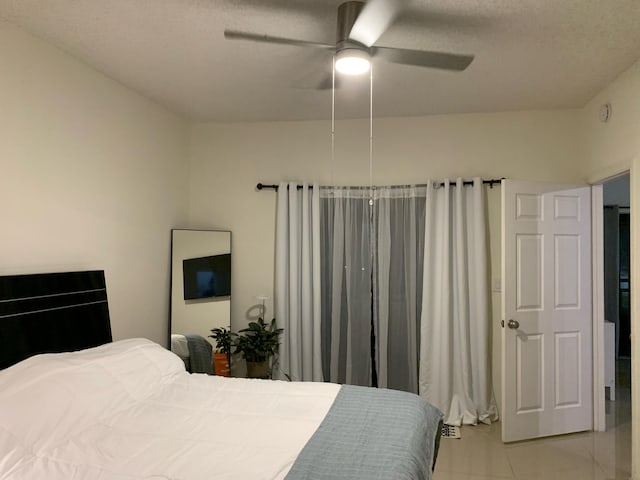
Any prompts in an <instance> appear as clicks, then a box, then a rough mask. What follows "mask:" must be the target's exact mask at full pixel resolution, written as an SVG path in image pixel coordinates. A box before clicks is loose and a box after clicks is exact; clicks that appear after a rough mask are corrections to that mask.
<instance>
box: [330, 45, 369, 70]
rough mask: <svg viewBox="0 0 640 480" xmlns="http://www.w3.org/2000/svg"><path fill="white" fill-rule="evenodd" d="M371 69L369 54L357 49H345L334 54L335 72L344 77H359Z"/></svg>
mask: <svg viewBox="0 0 640 480" xmlns="http://www.w3.org/2000/svg"><path fill="white" fill-rule="evenodd" d="M370 68H371V61H370V57H369V54H368V53H367V52H366V51H365V50H361V49H358V48H345V49H343V50H340V51H339V52H338V53H337V54H336V70H337V71H338V72H340V73H344V74H345V75H361V74H363V73H366V72H368V71H369V69H370Z"/></svg>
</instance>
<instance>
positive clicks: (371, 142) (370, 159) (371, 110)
mask: <svg viewBox="0 0 640 480" xmlns="http://www.w3.org/2000/svg"><path fill="white" fill-rule="evenodd" d="M369 189H370V191H371V198H369V205H373V65H371V68H370V70H369Z"/></svg>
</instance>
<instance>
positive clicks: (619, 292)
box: [603, 173, 631, 430]
mask: <svg viewBox="0 0 640 480" xmlns="http://www.w3.org/2000/svg"><path fill="white" fill-rule="evenodd" d="M603 205H604V212H603V223H604V225H603V227H604V314H605V337H604V338H605V350H604V351H605V393H604V395H605V412H606V429H607V430H612V429H617V428H626V427H625V426H629V425H630V423H631V336H630V333H631V297H630V278H631V276H630V208H629V205H630V190H629V174H628V173H627V174H625V175H622V176H620V177H616V178H614V179H612V180H609V181H607V182H605V183H603Z"/></svg>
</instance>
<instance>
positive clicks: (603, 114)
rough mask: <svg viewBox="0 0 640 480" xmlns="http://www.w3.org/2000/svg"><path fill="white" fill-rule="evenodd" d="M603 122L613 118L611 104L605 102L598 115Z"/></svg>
mask: <svg viewBox="0 0 640 480" xmlns="http://www.w3.org/2000/svg"><path fill="white" fill-rule="evenodd" d="M598 118H600V121H601V122H608V121H609V119H610V118H611V104H610V103H605V104H604V105H602V106H601V107H600V113H599V115H598Z"/></svg>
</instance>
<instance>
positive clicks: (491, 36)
mask: <svg viewBox="0 0 640 480" xmlns="http://www.w3.org/2000/svg"><path fill="white" fill-rule="evenodd" d="M339 3H341V2H340V1H338V0H46V1H44V2H43V1H42V0H0V18H4V19H5V20H7V21H10V22H13V23H15V24H17V25H19V26H21V27H22V28H24V29H25V30H27V31H29V32H31V33H33V34H34V35H36V36H39V37H41V38H44V39H46V40H47V41H49V42H51V43H52V44H54V45H56V46H58V47H59V48H61V49H63V50H65V51H67V52H69V53H70V54H71V55H73V56H75V57H77V58H79V59H80V60H82V61H83V62H85V63H86V64H88V65H90V66H92V67H94V68H95V69H97V70H99V71H101V72H103V73H105V74H106V75H108V76H109V77H111V78H113V79H116V80H117V81H119V82H121V83H122V84H124V85H126V86H127V87H129V88H131V89H133V90H136V91H138V92H140V93H142V94H143V95H145V96H147V97H149V98H151V99H153V100H155V101H156V102H158V103H160V104H162V105H165V106H166V107H168V108H169V109H171V110H173V111H175V112H177V113H179V114H181V115H183V116H185V117H187V118H189V119H191V120H194V121H221V122H231V121H258V120H298V119H321V118H322V119H327V118H330V115H331V91H330V90H324V91H318V90H315V89H314V88H313V86H314V85H316V84H317V83H318V82H319V81H320V80H322V78H323V77H324V76H325V75H326V74H328V73H329V72H330V68H331V58H330V57H327V56H326V54H323V53H321V52H318V51H315V50H308V49H305V48H301V47H291V46H279V45H262V44H256V43H245V42H238V41H228V40H225V39H224V38H223V31H224V29H225V28H229V29H236V30H245V31H249V32H255V33H264V34H270V35H276V36H284V37H290V38H298V39H304V40H311V41H319V42H325V43H333V42H334V41H335V38H334V37H335V22H336V9H337V6H338V5H339ZM377 44H380V45H385V46H396V47H403V48H411V49H429V50H441V51H449V52H456V53H473V54H475V55H476V58H475V60H474V62H473V63H472V64H471V66H470V67H469V68H468V69H467V70H466V71H464V72H460V73H450V72H443V71H438V70H432V69H424V68H419V67H409V66H400V65H394V64H388V63H381V62H377V63H375V64H374V115H375V116H376V117H380V116H407V115H425V114H446V113H461V112H486V111H505V110H521V109H547V108H562V107H581V106H582V105H584V104H585V103H586V102H587V101H588V100H589V99H590V98H591V97H592V96H593V95H595V94H596V93H597V92H598V91H599V90H600V89H602V88H603V87H604V86H606V85H607V84H608V83H609V82H610V81H612V80H613V79H614V78H615V77H616V76H617V75H618V74H619V73H620V72H622V71H623V70H625V69H626V68H627V67H629V66H630V65H631V64H632V63H633V62H634V61H636V60H637V59H638V57H640V0H456V1H455V2H454V1H451V0H428V1H426V0H414V1H412V2H411V3H410V7H409V8H408V9H407V11H406V12H405V13H404V14H403V15H401V16H400V17H399V18H398V20H397V21H396V22H395V23H394V24H393V25H392V26H391V27H390V29H389V30H388V31H387V32H386V33H385V34H384V35H383V36H382V38H380V40H379V41H378V42H377ZM367 89H368V79H357V80H351V81H350V82H349V83H348V84H347V85H344V86H343V87H342V88H341V89H340V91H339V92H338V93H337V97H336V116H337V117H338V118H345V117H364V116H367V115H368V91H367Z"/></svg>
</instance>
